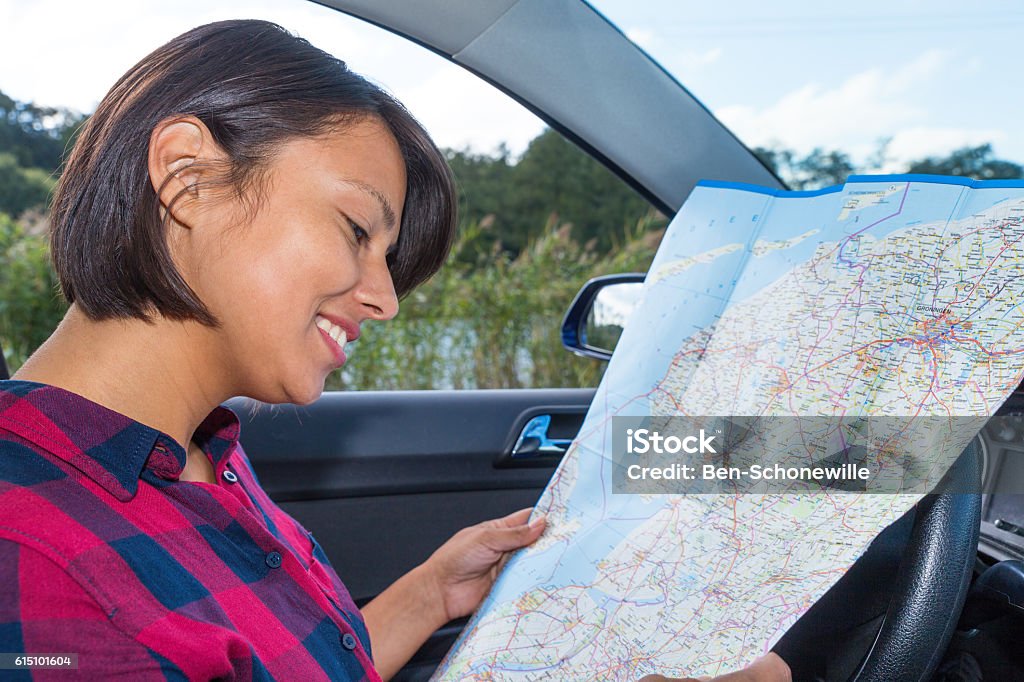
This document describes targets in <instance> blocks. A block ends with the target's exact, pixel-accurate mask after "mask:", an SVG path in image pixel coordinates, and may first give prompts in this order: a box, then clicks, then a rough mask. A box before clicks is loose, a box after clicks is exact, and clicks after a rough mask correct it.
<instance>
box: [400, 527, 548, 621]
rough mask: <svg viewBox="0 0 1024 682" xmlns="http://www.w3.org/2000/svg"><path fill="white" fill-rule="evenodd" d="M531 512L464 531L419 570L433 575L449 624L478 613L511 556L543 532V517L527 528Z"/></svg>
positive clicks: (445, 544)
mask: <svg viewBox="0 0 1024 682" xmlns="http://www.w3.org/2000/svg"><path fill="white" fill-rule="evenodd" d="M531 511H532V510H531V509H521V510H519V511H517V512H515V513H513V514H509V515H508V516H505V517H502V518H500V519H494V520H493V521H484V522H483V523H479V524H477V525H475V526H470V527H469V528H463V529H462V530H460V531H459V532H458V533H456V534H455V535H453V536H452V538H451V539H450V540H449V541H448V542H446V543H444V544H443V545H441V547H439V548H438V550H437V551H436V552H434V553H433V554H432V555H431V556H430V558H429V559H427V560H426V562H424V563H423V565H422V566H421V567H420V568H422V569H424V570H425V571H426V573H427V575H429V576H430V578H431V581H432V582H433V585H434V589H435V590H436V595H437V599H438V600H439V603H440V604H442V605H443V608H444V614H445V619H446V622H447V621H449V620H453V619H455V618H460V617H462V616H466V615H468V614H470V613H472V612H473V611H475V610H476V607H477V606H479V605H480V602H481V601H483V598H484V596H486V595H487V592H488V591H489V590H490V589H491V585H493V584H494V580H495V579H496V578H497V577H498V573H499V571H501V568H502V567H503V566H504V565H505V562H506V561H507V560H508V557H509V553H510V552H512V551H514V550H517V549H519V548H521V547H526V546H527V545H530V544H532V543H533V542H534V541H536V540H537V538H539V537H540V535H541V533H543V532H544V518H543V517H539V518H536V519H534V520H533V522H532V523H530V524H529V525H527V523H526V522H527V519H529V517H530V512H531Z"/></svg>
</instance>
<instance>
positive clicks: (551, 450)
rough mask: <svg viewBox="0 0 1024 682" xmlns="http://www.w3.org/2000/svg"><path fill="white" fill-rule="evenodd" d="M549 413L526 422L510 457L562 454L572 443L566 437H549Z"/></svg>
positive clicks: (524, 457)
mask: <svg viewBox="0 0 1024 682" xmlns="http://www.w3.org/2000/svg"><path fill="white" fill-rule="evenodd" d="M550 426H551V415H550V414H541V415H537V416H536V417H534V418H532V419H531V420H530V421H528V422H526V426H524V427H523V430H522V432H521V433H520V434H519V439H518V440H516V444H515V445H514V446H512V454H511V458H512V459H527V458H530V457H536V456H538V455H564V454H565V451H566V450H568V449H569V445H570V444H571V443H572V440H571V439H567V438H549V437H548V427H550Z"/></svg>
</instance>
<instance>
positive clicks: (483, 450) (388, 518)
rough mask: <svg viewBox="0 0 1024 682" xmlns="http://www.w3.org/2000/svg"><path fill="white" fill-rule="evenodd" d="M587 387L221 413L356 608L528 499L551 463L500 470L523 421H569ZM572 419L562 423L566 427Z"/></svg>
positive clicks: (339, 399) (326, 399)
mask: <svg viewBox="0 0 1024 682" xmlns="http://www.w3.org/2000/svg"><path fill="white" fill-rule="evenodd" d="M593 394H594V389H520V390H479V391H392V392H373V391H366V392H336V393H328V394H325V395H324V396H323V397H322V398H321V399H320V400H318V401H316V402H315V403H313V404H311V405H309V406H306V407H298V406H292V405H289V406H269V405H262V404H258V403H253V402H252V401H247V400H238V399H236V400H235V401H232V402H231V403H230V404H229V405H230V406H231V407H232V409H234V410H235V412H236V413H237V414H238V415H239V417H240V419H241V421H242V435H241V440H242V444H243V446H244V447H245V450H246V452H247V454H248V455H249V458H250V460H251V461H252V464H253V467H254V468H255V470H256V473H257V476H259V479H260V482H261V484H262V485H263V487H264V488H265V489H266V491H267V493H268V494H269V495H270V496H271V497H272V498H273V499H274V500H275V501H276V502H277V503H278V504H279V505H281V507H282V508H283V509H285V510H286V511H287V512H289V513H290V514H292V515H293V516H294V517H295V518H296V519H298V520H299V522H300V523H302V524H303V525H304V526H305V527H306V528H307V529H309V530H310V531H311V532H312V533H313V535H314V537H315V538H316V539H317V541H318V542H319V543H320V544H321V545H322V546H323V548H324V550H325V552H326V553H327V556H328V557H329V558H330V559H331V562H332V563H333V564H334V566H335V568H336V569H337V571H338V573H339V575H340V576H341V578H342V580H343V581H344V582H345V584H346V586H347V587H348V588H349V590H350V592H351V593H352V595H353V597H354V598H355V599H356V600H357V602H358V603H362V602H365V601H367V600H369V599H370V598H372V597H373V596H374V595H375V594H377V593H378V592H379V591H380V590H381V589H383V588H384V587H385V586H386V585H388V584H390V583H391V582H392V581H393V580H394V579H395V578H397V577H399V576H400V575H402V574H403V573H405V572H406V571H407V570H409V569H410V568H412V567H413V566H415V565H417V564H418V563H420V562H422V561H423V560H424V559H426V558H427V557H428V556H429V555H430V553H431V552H432V551H433V550H434V549H436V548H437V547H438V546H439V545H440V544H441V543H442V542H443V541H444V540H446V539H447V538H448V537H450V536H451V535H452V534H453V533H454V532H456V531H457V530H459V529H461V528H464V527H465V526H468V525H472V524H474V523H478V522H480V521H483V520H486V519H491V518H495V517H498V516H503V515H505V514H508V513H510V512H513V511H515V510H517V509H521V508H523V507H528V506H531V505H533V503H534V502H536V500H537V498H538V496H539V495H540V493H541V491H542V490H543V489H544V486H545V485H546V484H547V482H548V479H549V478H550V477H551V474H552V472H553V471H554V467H555V465H556V464H557V461H558V458H557V457H550V456H546V457H540V458H536V459H532V458H527V460H525V463H526V464H527V466H518V465H517V463H513V464H512V465H509V461H508V457H507V455H508V453H509V452H510V451H511V449H512V446H513V445H514V444H515V442H516V440H517V439H518V436H519V432H520V430H521V429H522V427H523V426H524V425H525V424H526V422H527V421H528V420H529V418H530V417H532V416H534V415H536V414H538V413H542V412H544V411H550V412H554V413H557V414H559V415H560V416H561V417H562V420H561V423H562V426H561V427H560V428H562V430H563V433H559V434H558V435H560V436H563V435H568V437H569V438H571V437H572V436H573V435H575V434H574V433H573V434H566V433H564V430H565V419H564V416H565V415H569V416H575V422H576V423H577V424H578V423H579V421H581V420H582V416H583V414H585V412H586V409H587V406H588V405H589V403H590V400H591V399H592V397H593ZM570 423H571V422H570Z"/></svg>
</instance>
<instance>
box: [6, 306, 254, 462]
mask: <svg viewBox="0 0 1024 682" xmlns="http://www.w3.org/2000/svg"><path fill="white" fill-rule="evenodd" d="M214 348H215V344H213V334H212V333H211V330H209V328H207V327H204V326H202V325H200V324H199V323H196V322H176V321H171V320H166V319H163V318H159V317H158V318H156V320H155V321H154V322H153V323H147V322H143V321H142V320H137V319H128V320H103V321H98V322H97V321H95V320H91V319H89V318H88V317H86V315H85V314H84V313H83V312H82V311H81V310H80V309H79V308H78V306H76V305H72V306H71V308H70V309H69V310H68V312H67V314H66V315H65V316H64V319H63V320H62V321H61V323H60V325H59V326H58V327H57V330H56V331H55V332H54V333H53V334H52V335H51V336H50V338H49V339H47V340H46V342H45V343H44V344H43V345H42V346H40V347H39V349H38V350H37V351H36V352H35V353H34V354H33V355H32V357H30V358H29V359H28V361H26V362H25V364H24V365H23V366H22V367H21V368H20V369H19V370H18V371H17V372H15V374H14V377H13V378H14V379H20V380H24V381H36V382H39V383H44V384H50V385H51V386H57V387H60V388H63V389H65V390H68V391H71V392H73V393H77V394H78V395H81V396H83V397H85V398H88V399H89V400H92V401H93V402H95V403H98V404H100V405H103V406H104V407H106V408H109V409H111V410H114V411H115V412H120V413H121V414H123V415H125V416H127V417H130V418H132V419H134V420H135V421H138V422H141V423H143V424H146V425H147V426H151V427H153V428H155V429H159V430H160V431H163V432H164V433H166V434H167V435H169V436H171V437H172V438H174V439H175V440H176V441H177V442H178V443H179V444H180V445H181V446H182V447H183V448H185V450H186V452H188V451H189V443H190V441H191V440H192V434H193V433H194V432H195V430H196V428H197V427H198V426H199V424H200V423H201V422H202V420H203V419H205V418H206V415H208V414H209V413H210V411H211V410H212V409H213V408H214V407H216V406H217V405H218V404H220V403H221V402H223V401H224V400H227V399H228V398H229V397H231V396H232V395H234V393H233V392H232V390H231V387H230V386H229V385H228V382H227V381H226V375H225V373H224V372H223V369H222V368H223V364H220V365H219V367H220V368H221V370H220V371H218V363H217V362H216V358H215V354H214V352H213V349H214Z"/></svg>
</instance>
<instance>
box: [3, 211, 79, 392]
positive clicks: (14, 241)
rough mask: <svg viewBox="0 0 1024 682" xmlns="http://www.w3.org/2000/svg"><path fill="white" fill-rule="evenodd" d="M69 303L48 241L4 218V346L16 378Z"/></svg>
mask: <svg viewBox="0 0 1024 682" xmlns="http://www.w3.org/2000/svg"><path fill="white" fill-rule="evenodd" d="M66 310H67V303H66V302H65V301H64V299H63V298H62V297H61V295H60V293H59V290H58V288H57V276H56V275H55V274H54V272H53V270H52V268H51V267H50V257H49V249H48V246H47V243H46V239H45V237H43V236H41V235H34V234H30V233H29V232H27V231H26V230H25V229H24V228H23V227H22V225H20V224H19V223H17V222H15V221H14V220H13V219H11V218H10V217H9V216H7V215H5V214H3V213H0V346H3V349H4V357H5V358H6V359H7V366H8V367H9V368H10V370H11V372H12V373H13V372H14V371H15V370H17V369H18V367H20V366H21V365H22V364H23V363H24V362H25V359H26V358H28V356H29V355H30V354H31V353H32V352H33V351H34V350H35V349H36V348H37V347H38V346H39V344H41V343H42V342H43V341H45V340H46V337H48V336H49V335H50V334H51V333H52V332H53V330H54V329H55V328H56V327H57V324H58V323H59V322H60V320H61V318H62V317H63V316H64V312H65V311H66Z"/></svg>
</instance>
